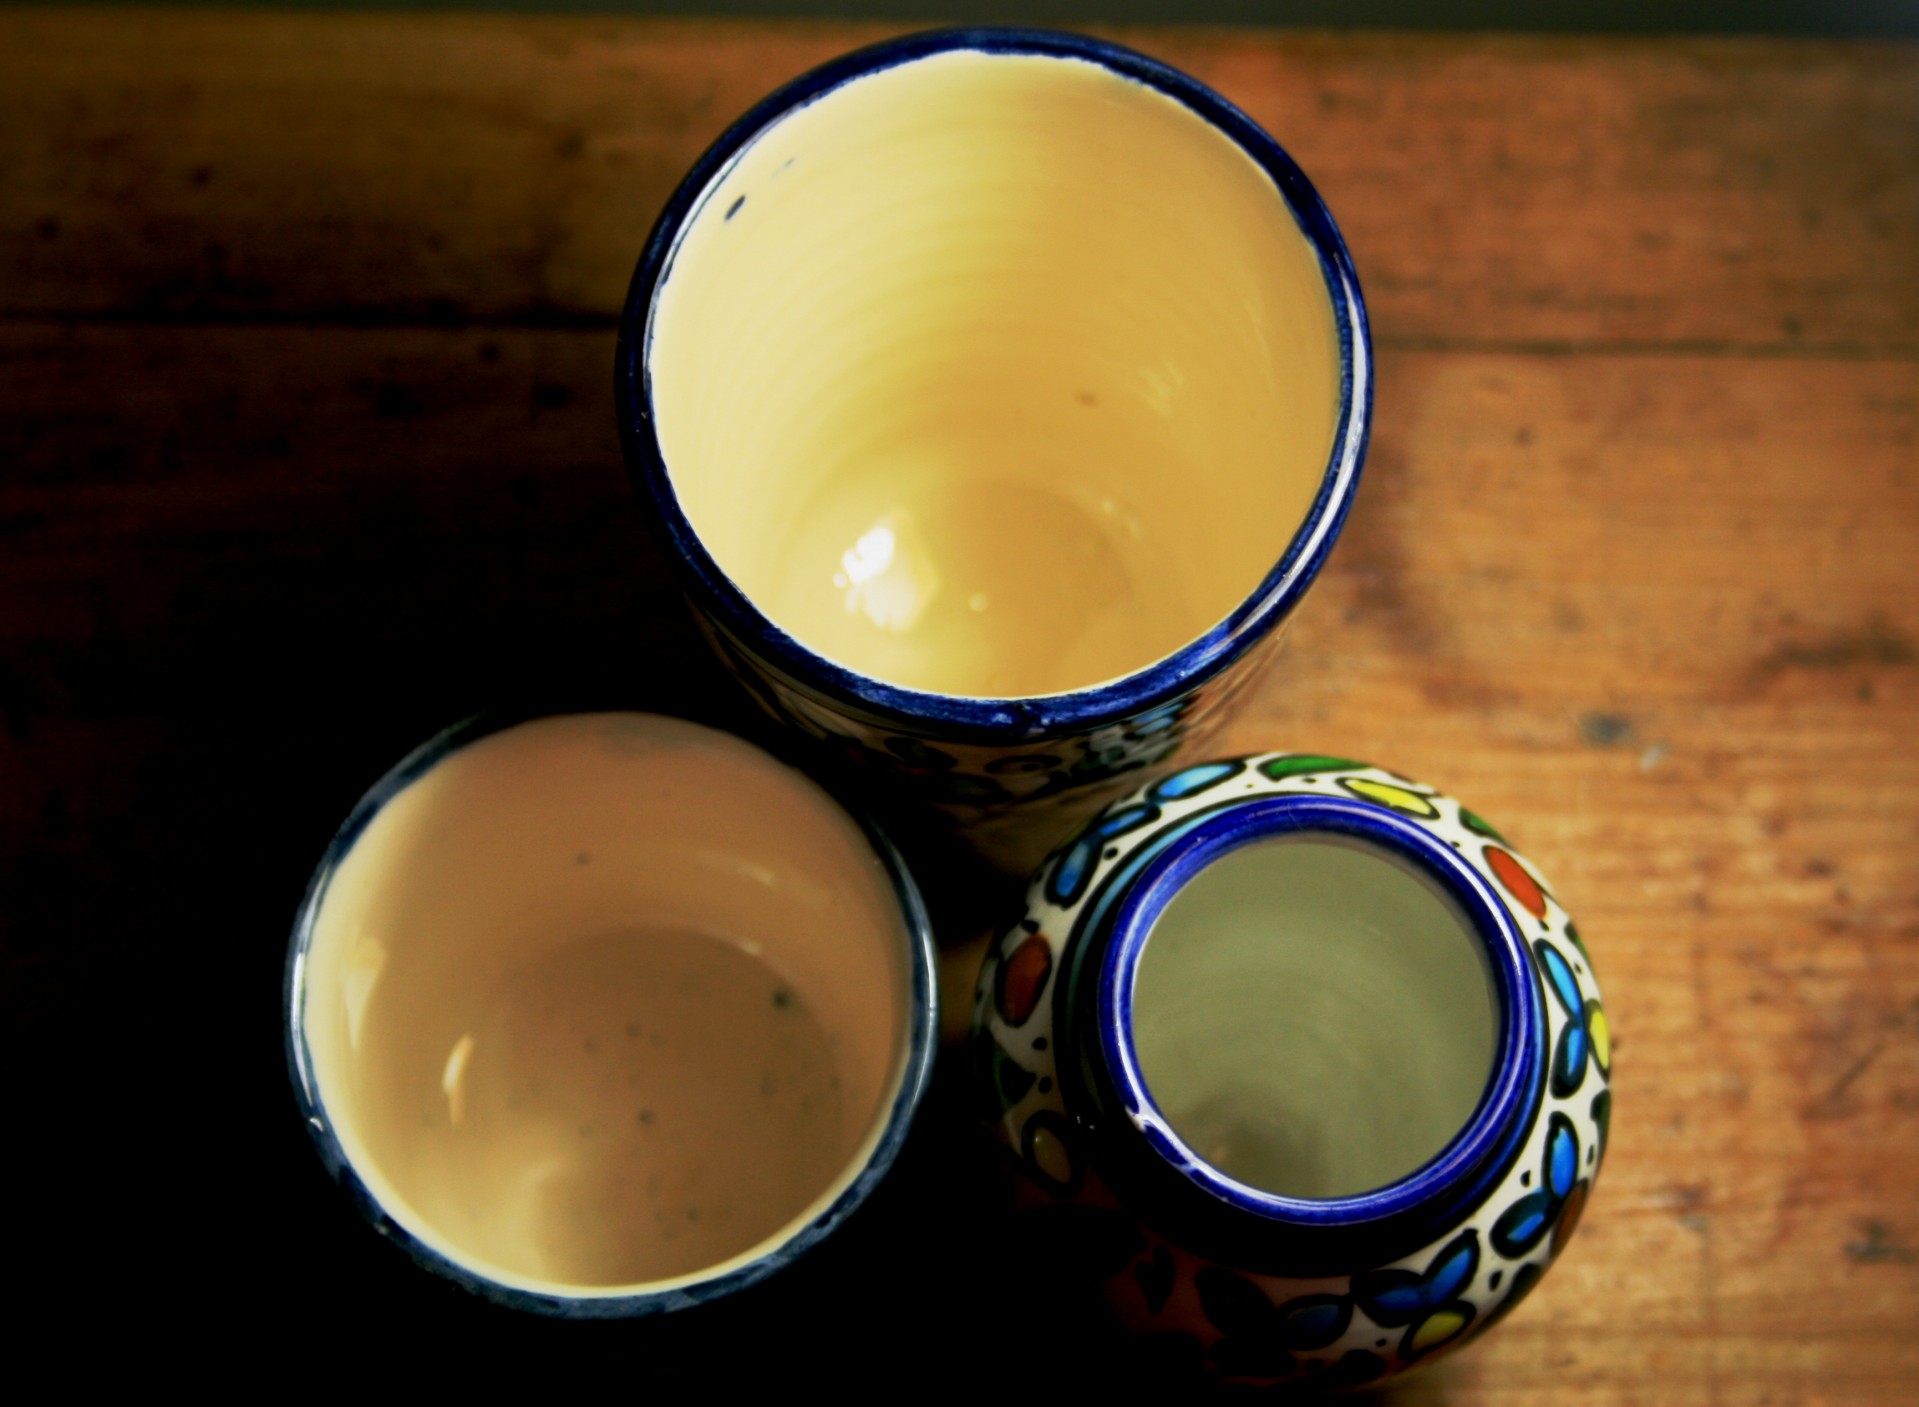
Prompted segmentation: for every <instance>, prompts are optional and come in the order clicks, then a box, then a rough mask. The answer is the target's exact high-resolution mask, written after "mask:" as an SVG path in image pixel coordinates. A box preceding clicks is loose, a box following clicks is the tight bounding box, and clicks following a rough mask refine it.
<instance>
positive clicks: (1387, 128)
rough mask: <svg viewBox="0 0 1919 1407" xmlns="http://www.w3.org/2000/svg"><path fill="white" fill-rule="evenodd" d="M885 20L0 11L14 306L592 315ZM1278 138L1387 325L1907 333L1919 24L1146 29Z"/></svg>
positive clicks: (1581, 335)
mask: <svg viewBox="0 0 1919 1407" xmlns="http://www.w3.org/2000/svg"><path fill="white" fill-rule="evenodd" d="M885 32H886V31H885V30H883V29H880V28H876V27H873V26H866V25H845V24H794V25H751V26H749V25H744V24H726V23H712V22H703V23H685V22H664V21H633V20H619V19H606V18H599V19H554V18H508V17H477V16H458V15H391V14H389V15H378V16H364V17H356V18H355V19H354V20H353V21H352V22H351V23H342V22H340V21H339V20H338V19H337V18H335V17H331V16H325V15H315V14H297V13H296V14H284V13H282V14H241V13H234V12H220V11H180V10H124V11H121V10H97V9H93V8H88V9H86V10H82V11H62V10H55V9H33V8H15V7H8V8H6V9H5V10H0V170H5V171H6V172H7V173H8V180H7V181H6V182H5V183H4V187H3V188H0V312H5V313H8V314H11V315H15V316H55V315H57V316H67V315H90V316H112V317H141V318H207V317H216V318H226V319H270V320H288V319H293V320H342V319H344V320H369V319H372V320H381V321H409V320H411V321H421V320H424V321H439V322H448V321H453V322H463V321H475V320H478V321H522V322H524V321H540V320H545V321H550V322H567V321H585V322H588V323H595V324H597V323H599V322H603V321H604V320H605V319H607V318H609V317H611V316H612V315H613V314H614V313H615V312H616V311H617V309H618V307H619V304H620V301H621V298H622V296H623V294H624V291H625V286H626V282H627V280H628V278H629V277H630V274H631V270H632V266H633V262H634V260H635V258H636V257H637V255H638V251H639V246H640V244H641V242H642V240H643V238H644V236H645V233H646V230H647V228H648V226H649V225H650V224H651V221H652V219H653V216H654V214H655V212H656V211H657V210H658V208H659V206H660V204H661V203H662V202H663V200H664V199H665V197H666V194H667V192H668V191H669V190H670V189H671V187H672V185H673V183H674V182H675V180H677V178H678V177H679V175H680V173H681V172H683V171H684V170H685V169H686V167H687V166H688V165H689V164H690V162H691V161H692V160H693V158H694V156H695V155H696V154H697V153H698V151H699V150H700V149H701V148H702V147H703V146H704V145H705V144H706V143H707V142H708V141H709V140H710V139H711V138H712V137H713V136H714V135H715V134H717V133H718V131H719V130H720V129H721V127H722V126H723V125H724V124H725V123H726V122H727V121H729V120H730V119H731V118H732V117H734V116H735V115H737V114H738V113H740V112H741V111H743V110H744V109H745V108H746V107H747V106H748V105H749V104H750V103H751V102H752V101H754V100H755V99H756V98H758V97H759V96H760V95H762V94H763V93H764V92H766V91H768V90H770V89H771V88H772V87H773V86H775V85H776V84H777V83H778V82H780V81H782V80H783V79H785V78H788V77H790V76H792V75H794V74H796V73H798V72H800V71H801V70H803V69H805V68H807V67H810V66H811V65H813V64H815V63H817V62H820V61H821V60H824V59H826V58H828V57H830V56H832V55H834V54H836V53H839V52H841V51H843V50H845V49H847V48H850V47H853V46H855V45H857V44H859V43H862V42H866V41H868V40H871V39H874V38H877V37H879V36H880V35H881V34H883V33H885ZM1117 37H1119V38H1121V39H1123V40H1125V41H1127V42H1130V43H1133V44H1135V45H1137V46H1138V47H1141V48H1143V49H1145V50H1147V51H1148V52H1151V53H1155V54H1158V55H1161V56H1163V57H1165V58H1166V59H1168V60H1170V61H1171V62H1173V63H1175V64H1177V65H1180V66H1182V67H1185V68H1187V69H1189V70H1190V71H1192V72H1193V73H1195V74H1196V75H1198V76H1199V77H1200V78H1202V79H1204V80H1206V81H1208V82H1211V83H1213V84H1214V85H1216V86H1217V87H1218V88H1220V89H1221V91H1223V92H1225V93H1226V94H1227V95H1228V96H1229V97H1231V98H1233V99H1234V100H1235V101H1237V102H1239V103H1241V104H1242V105H1243V106H1245V107H1246V108H1247V110H1248V111H1250V112H1251V113H1252V114H1253V115H1254V116H1255V117H1256V118H1258V119H1259V120H1260V121H1261V122H1262V123H1264V124H1265V125H1266V126H1267V127H1268V128H1269V129H1270V130H1272V131H1273V132H1275V133H1276V134H1277V135H1278V136H1279V138H1280V139H1281V141H1282V142H1283V143H1285V144H1286V145H1287V146H1288V147H1289V148H1290V149H1292V150H1293V151H1294V153H1295V154H1296V155H1297V156H1298V157H1299V158H1300V160H1301V162H1302V164H1303V165H1304V166H1305V167H1306V168H1307V170H1308V171H1309V172H1310V173H1311V174H1312V175H1313V177H1314V178H1315V180H1316V181H1317V182H1318V183H1319V184H1320V186H1321V188H1322V189H1323V191H1324V193H1325V194H1326V196H1327V198H1328V201H1329V203H1330V204H1331V205H1332V207H1333V209H1334V211H1335V212H1336V214H1337V215H1338V217H1339V219H1340V220H1341V222H1342V224H1343V226H1344V228H1345V230H1346V232H1347V234H1348V236H1349V239H1350V242H1351V244H1352V246H1353V250H1354V254H1355V258H1356V260H1357V263H1358V266H1359V269H1360V273H1361V276H1362V278H1363V280H1364V282H1365V284H1366V288H1367V292H1368V295H1369V298H1370V301H1371V307H1372V310H1373V314H1374V317H1375V325H1376V328H1377V330H1378V332H1379V334H1380V336H1381V337H1382V338H1385V339H1387V340H1400V341H1405V342H1409V343H1413V344H1417V345H1437V344H1443V345H1460V344H1477V345H1486V344H1503V343H1543V344H1561V343H1580V344H1587V343H1594V342H1599V343H1608V344H1629V345H1640V344H1647V343H1683V344H1688V345H1692V346H1695V347H1697V348H1701V349H1712V348H1723V347H1727V346H1735V347H1744V348H1750V349H1760V350H1768V351H1786V350H1793V349H1808V348H1810V349H1815V350H1820V351H1824V352H1828V353H1838V354H1846V355H1851V354H1857V353H1860V352H1875V351H1877V352H1885V351H1889V350H1896V351H1902V352H1903V353H1905V354H1911V353H1912V352H1913V351H1914V350H1915V349H1919V253H1915V251H1919V182H1916V181H1914V180H1913V179H1912V172H1913V171H1914V170H1915V169H1919V46H1915V45H1911V44H1824V43H1809V42H1797V41H1794V42H1767V41H1759V40H1698V41H1671V40H1606V41H1596V40H1591V39H1571V38H1517V37H1485V36H1468V35H1451V36H1405V35H1389V34H1388V35H1382V34H1359V35H1337V36H1334V35H1323V34H1310V33H1293V34H1284V33H1260V32H1247V31H1237V32H1236V31H1224V30H1222V31H1200V30H1185V31H1126V32H1122V33H1119V34H1118V35H1117Z"/></svg>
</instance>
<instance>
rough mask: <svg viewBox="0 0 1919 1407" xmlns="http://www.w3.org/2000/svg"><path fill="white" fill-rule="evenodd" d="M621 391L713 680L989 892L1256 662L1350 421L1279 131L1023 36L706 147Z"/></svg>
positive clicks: (857, 88) (1092, 45) (1326, 533)
mask: <svg viewBox="0 0 1919 1407" xmlns="http://www.w3.org/2000/svg"><path fill="white" fill-rule="evenodd" d="M617 374H618V393H617V396H618V412H619V417H620V430H621V434H622V442H623V445H624V448H625V453H626V457H627V463H628V465H629V469H630V472H631V474H632V477H633V480H634V484H635V487H636V488H637V490H638V491H639V497H640V501H641V504H642V507H643V508H644V510H645V511H646V512H647V513H648V514H649V515H650V517H651V519H652V522H653V525H654V527H655V529H656V536H657V537H658V539H659V541H660V542H661V544H662V547H663V550H664V552H665V555H666V557H667V560H668V561H669V563H670V564H671V565H672V567H673V568H674V569H675V570H676V572H677V573H678V575H679V579H680V581H681V583H682V585H683V587H684V588H685V590H686V592H687V595H688V597H689V599H690V600H691V602H692V604H693V606H694V609H695V612H696V614H697V616H698V617H699V619H700V621H701V623H702V625H703V626H704V627H705V628H706V630H707V632H708V634H709V636H710V638H711V639H712V641H713V643H714V645H715V647H716V648H717V650H718V651H719V653H720V654H721V655H722V657H723V658H724V659H725V660H726V662H727V664H728V666H729V667H730V668H731V669H732V670H733V672H734V673H735V674H736V675H737V676H738V677H739V678H740V680H741V681H742V683H743V684H744V685H745V686H746V687H747V688H748V689H749V690H750V691H751V692H752V693H753V694H754V695H755V696H756V697H757V698H758V699H759V701H760V702H761V703H762V704H763V705H764V706H765V707H766V708H767V709H768V710H769V711H770V712H771V713H773V714H774V715H775V716H776V717H779V718H781V719H783V720H785V721H786V722H788V723H789V724H791V725H793V726H794V727H796V728H798V729H799V730H800V731H802V732H803V733H805V734H807V735H808V736H810V737H812V738H813V739H815V740H816V741H817V742H818V743H820V744H822V745H823V746H824V748H825V749H826V750H827V751H829V752H830V753H832V754H834V755H836V756H841V757H844V758H846V759H848V760H850V761H852V762H854V763H856V764H858V765H859V766H860V767H861V768H863V769H864V770H865V772H866V773H867V775H868V777H869V779H871V780H874V781H877V782H880V783H882V784H884V785H887V786H889V787H890V788H892V789H893V790H895V791H898V792H901V793H904V794H906V795H908V796H910V797H912V798H914V799H916V800H919V801H923V802H926V803H930V804H931V805H932V806H934V807H936V808H938V809H939V811H940V812H942V813H944V814H946V815H948V816H950V817H951V818H952V820H953V821H954V822H955V823H956V824H958V825H959V826H960V827H961V828H962V829H963V830H964V832H965V834H966V836H967V838H968V839H970V840H971V841H972V842H973V843H974V845H975V846H976V848H978V849H979V850H980V851H981V852H982V853H984V854H986V855H987V856H988V857H989V858H991V859H993V860H994V861H996V862H997V863H999V864H1000V865H1001V866H1002V867H1003V868H1006V869H1009V870H1011V871H1014V872H1017V873H1021V874H1024V873H1026V872H1027V871H1028V870H1030V868H1031V866H1032V865H1033V863H1034V862H1035V861H1036V860H1037V859H1038V858H1039V856H1040V854H1042V853H1044V851H1045V850H1046V849H1047V848H1048V847H1049V846H1051V845H1052V844H1053V842H1054V841H1056V840H1057V839H1058V838H1059V836H1060V835H1061V834H1063V833H1064V831H1065V830H1066V829H1068V828H1070V826H1071V824H1072V821H1073V820H1075V819H1078V818H1079V817H1083V816H1084V814H1085V813H1086V812H1087V811H1088V810H1090V809H1092V808H1094V807H1096V806H1097V805H1098V804H1099V803H1100V802H1101V801H1103V800H1105V799H1108V798H1110V796H1111V795H1112V794H1113V793H1114V791H1116V790H1121V789H1124V786H1125V785H1127V783H1126V782H1125V780H1124V778H1125V777H1126V776H1127V774H1130V773H1136V772H1139V771H1141V770H1142V769H1145V768H1149V767H1152V766H1156V765H1158V764H1159V763H1161V762H1162V761H1164V760H1166V759H1167V758H1168V757H1169V756H1170V755H1171V754H1172V753H1173V752H1174V751H1175V750H1176V749H1178V748H1180V747H1183V746H1192V745H1195V744H1196V743H1197V742H1198V741H1199V740H1200V739H1202V738H1203V737H1205V736H1206V735H1207V734H1208V733H1209V732H1210V731H1211V730H1212V729H1213V728H1214V727H1216V726H1217V724H1218V723H1219V722H1220V721H1221V720H1222V719H1223V718H1224V717H1225V715H1226V711H1227V709H1228V707H1229V705H1230V704H1231V702H1232V700H1233V699H1234V697H1235V696H1236V695H1237V693H1238V692H1239V691H1240V689H1241V688H1242V687H1243V686H1244V684H1245V683H1246V682H1247V680H1248V679H1249V678H1252V677H1255V676H1256V675H1257V674H1258V672H1259V670H1260V669H1261V668H1262V666H1263V664H1264V662H1265V660H1266V659H1267V658H1268V657H1269V655H1270V652H1271V649H1272V647H1273V646H1275V645H1276V644H1277V641H1278V638H1279V632H1280V630H1281V629H1282V627H1283V626H1284V624H1285V622H1286V621H1287V620H1288V618H1289V617H1290V616H1291V614H1292V612H1293V610H1294V608H1295V607H1296V606H1297V605H1298V603H1299V601H1300V600H1301V599H1302V597H1303V596H1304V594H1305V592H1306V590H1307V588H1308V587H1309V586H1310V585H1311V583H1312V581H1313V580H1314V578H1315V577H1316V575H1317V574H1318V572H1319V570H1320V568H1321V567H1322V566H1323V565H1324V563H1325V561H1326V559H1327V556H1328V554H1329V553H1330V552H1331V550H1332V547H1333V543H1334V541H1335V539H1336V538H1337V536H1338V534H1339V529H1340V525H1341V522H1342V521H1343V519H1344V517H1345V515H1346V511H1347V508H1348V506H1349V505H1350V503H1351V502H1352V498H1353V494H1354V492H1355V490H1356V487H1357V484H1358V478H1359V472H1360V465H1361V463H1362V461H1363V459H1364V456H1365V448H1366V437H1367V427H1368V425H1369V422H1370V416H1371V407H1372V359H1371V347H1370V343H1369V340H1368V335H1367V329H1366V314H1365V308H1364V304H1363V302H1362V300H1361V297H1360V291H1359V283H1358V279H1357V277H1356V276H1355V274H1354V272H1353V267H1352V263H1351V260H1350V259H1349V258H1348V256H1347V252H1346V247H1345V245H1344V243H1343V242H1342V241H1341V239H1340V235H1339V231H1338V229H1337V228H1336V227H1335V226H1334V223H1333V219H1332V216H1331V215H1330V214H1329V213H1328V212H1327V210H1326V207H1325V206H1324V204H1323V203H1321V201H1320V199H1319V196H1318V195H1317V194H1316V193H1315V191H1314V190H1313V187H1312V185H1311V183H1310V182H1309V181H1308V180H1307V179H1306V177H1305V175H1304V174H1303V173H1302V172H1301V171H1300V169H1299V167H1298V166H1297V165H1295V164H1294V162H1293V161H1292V159H1291V158H1290V157H1289V156H1288V155H1287V154H1286V153H1285V152H1284V151H1283V150H1281V148H1280V147H1279V145H1278V144H1277V143H1276V142H1274V140H1273V139H1272V138H1271V137H1270V136H1268V135H1267V134H1266V133H1265V132H1264V131H1262V130H1261V129H1260V128H1259V126H1258V125H1257V124H1255V123H1254V122H1253V121H1251V120H1250V119H1249V118H1248V117H1247V116H1246V115H1245V114H1244V113H1242V112H1240V111H1239V110H1238V109H1237V108H1235V107H1234V106H1233V105H1232V104H1231V103H1229V102H1227V101H1226V100H1225V99H1224V98H1222V97H1220V95H1219V94H1217V93H1215V92H1213V91H1212V90H1211V89H1209V88H1207V87H1205V86H1204V85H1203V84H1200V83H1198V82H1196V81H1195V80H1193V79H1192V78H1190V77H1188V76H1187V75H1185V74H1182V73H1179V72H1177V71H1175V70H1173V69H1171V68H1168V67H1167V66H1166V65H1164V64H1161V63H1158V62H1156V61H1155V60H1153V59H1150V58H1147V57H1146V56H1144V55H1142V54H1138V53H1134V52H1132V51H1131V50H1127V49H1123V48H1120V47H1118V46H1116V45H1113V44H1109V43H1105V42H1103V41H1100V40H1096V39H1089V38H1086V37H1084V36H1080V35H1072V34H1056V33H1047V32H1043V31H1037V30H1021V29H991V28H981V29H961V30H949V31H943V32H939V33H932V34H915V35H909V36H906V37H905V38H901V39H897V40H892V41H889V42H886V43H883V44H879V45H876V46H874V47H872V48H868V49H864V50H861V51H859V52H857V53H854V54H849V55H847V56H845V57H843V58H839V59H836V60H834V61H833V62H831V63H829V64H827V65H825V66H823V67H821V68H819V69H816V70H814V71H813V72H811V73H809V74H806V75H804V76H803V77H801V78H799V79H796V80H795V81H794V82H793V83H791V84H790V85H788V86H787V87H785V88H783V89H781V90H780V91H779V92H777V93H775V94H773V95H772V96H771V97H769V98H767V99H766V100H765V101H764V102H762V103H760V104H759V105H758V106H757V107H755V108H754V109H753V110H752V111H751V112H749V113H747V114H746V115H745V116H744V117H742V118H741V119H740V120H739V121H738V122H736V123H735V124H734V125H733V126H732V127H731V128H729V129H728V130H727V132H726V133H725V134H724V135H723V136H721V137H720V139H719V140H718V141H717V142H715V143H714V145H713V147H712V148H711V149H710V150H709V151H707V152H706V153H705V155H703V156H702V157H701V158H700V160H699V161H698V163H697V164H696V165H695V166H694V167H693V169H692V171H691V172H690V173H689V174H688V175H687V177H686V179H685V181H684V182H683V183H682V184H681V186H680V187H679V189H678V190H677V191H676V192H675V193H674V194H673V196H672V198H671V199H670V200H669V201H668V202H667V205H666V208H665V210H664V211H663V212H662V214H661V216H660V219H659V222H658V224H657V225H656V226H655V228H654V230H653V233H652V235H651V236H650V238H649V240H648V242H647V244H646V247H645V250H644V252H643V254H642V256H641V259H640V262H639V266H638V269H637V271H636V273H635V275H634V278H633V283H632V289H631V292H630V294H629V296H628V301H627V304H626V309H625V312H624V314H623V315H622V318H621V325H620V348H619V354H618V362H617ZM1115 779H1121V780H1118V781H1116V780H1115ZM1035 837H1038V838H1039V839H1038V842H1037V845H1036V846H1035V843H1034V838H1035Z"/></svg>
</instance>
